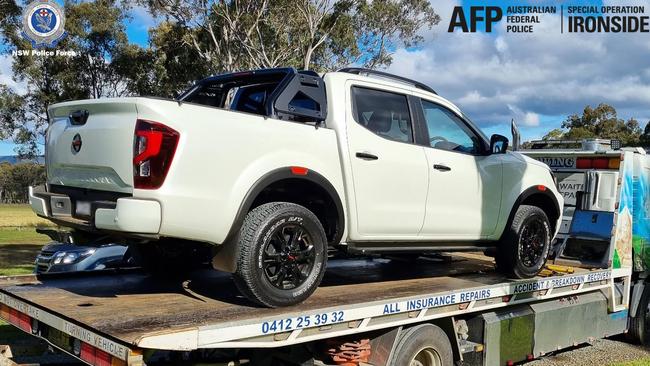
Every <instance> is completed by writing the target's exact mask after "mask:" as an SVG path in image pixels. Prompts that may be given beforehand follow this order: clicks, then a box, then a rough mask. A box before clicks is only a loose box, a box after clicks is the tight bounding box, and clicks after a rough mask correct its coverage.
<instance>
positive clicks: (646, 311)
mask: <svg viewBox="0 0 650 366" xmlns="http://www.w3.org/2000/svg"><path fill="white" fill-rule="evenodd" d="M627 338H628V339H629V340H630V341H632V342H635V343H638V344H641V345H643V346H648V345H650V288H649V287H648V285H647V284H646V286H644V288H643V294H641V299H640V300H639V305H638V307H637V309H636V316H633V317H630V327H629V329H628V333H627Z"/></svg>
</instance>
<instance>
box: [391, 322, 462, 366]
mask: <svg viewBox="0 0 650 366" xmlns="http://www.w3.org/2000/svg"><path fill="white" fill-rule="evenodd" d="M393 355H394V356H393V358H392V361H391V364H392V365H404V366H451V365H453V363H454V355H453V351H452V349H451V343H450V342H449V337H447V335H446V334H445V332H444V331H443V330H442V329H440V328H439V327H437V326H435V325H433V324H428V323H427V324H420V325H416V326H414V327H412V328H408V329H406V330H404V331H403V332H402V334H401V335H400V336H399V339H398V340H397V344H396V346H395V351H394V352H393Z"/></svg>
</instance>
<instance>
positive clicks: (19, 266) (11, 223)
mask: <svg viewBox="0 0 650 366" xmlns="http://www.w3.org/2000/svg"><path fill="white" fill-rule="evenodd" d="M39 226H42V227H44V226H52V223H51V222H49V221H47V220H44V219H41V218H39V217H38V216H36V215H35V214H34V213H33V212H32V209H31V207H29V205H6V204H0V276H11V275H18V274H27V273H32V272H33V271H34V258H35V257H36V254H37V253H38V251H39V250H40V249H41V247H42V246H43V244H45V243H47V242H49V241H50V238H49V237H47V236H45V235H41V234H39V233H37V232H36V227H39ZM0 344H10V345H11V348H12V352H13V353H14V355H15V356H22V355H38V354H42V353H43V352H44V351H45V350H46V349H47V346H46V344H45V343H44V342H41V341H38V340H36V338H34V337H30V336H28V335H27V334H25V333H23V332H22V331H20V330H18V329H16V328H15V327H13V326H11V325H9V324H7V323H5V322H3V321H1V320H0Z"/></svg>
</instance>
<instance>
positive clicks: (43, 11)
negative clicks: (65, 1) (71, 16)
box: [23, 0, 66, 48]
mask: <svg viewBox="0 0 650 366" xmlns="http://www.w3.org/2000/svg"><path fill="white" fill-rule="evenodd" d="M64 24H65V14H64V13H63V8H62V7H61V6H60V5H59V4H57V3H56V2H54V1H53V0H36V1H34V2H32V3H30V4H29V5H27V7H26V8H25V11H24V12H23V37H25V38H26V39H27V40H29V41H30V42H31V43H32V46H33V47H34V48H44V47H54V46H56V44H57V43H59V41H61V40H62V39H63V38H64V37H65V36H66V32H65V29H64V28H63V25H64Z"/></svg>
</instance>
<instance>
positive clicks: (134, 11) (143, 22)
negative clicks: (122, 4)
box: [129, 5, 160, 32]
mask: <svg viewBox="0 0 650 366" xmlns="http://www.w3.org/2000/svg"><path fill="white" fill-rule="evenodd" d="M129 15H130V16H131V18H132V19H131V21H130V23H131V24H133V25H135V26H136V27H137V28H138V29H139V30H142V31H144V32H146V31H147V30H148V29H149V28H152V27H155V26H156V25H158V23H159V22H160V19H159V18H156V17H154V16H153V15H151V13H150V12H149V10H148V9H147V8H146V7H144V6H141V5H135V6H133V7H132V8H131V9H129Z"/></svg>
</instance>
